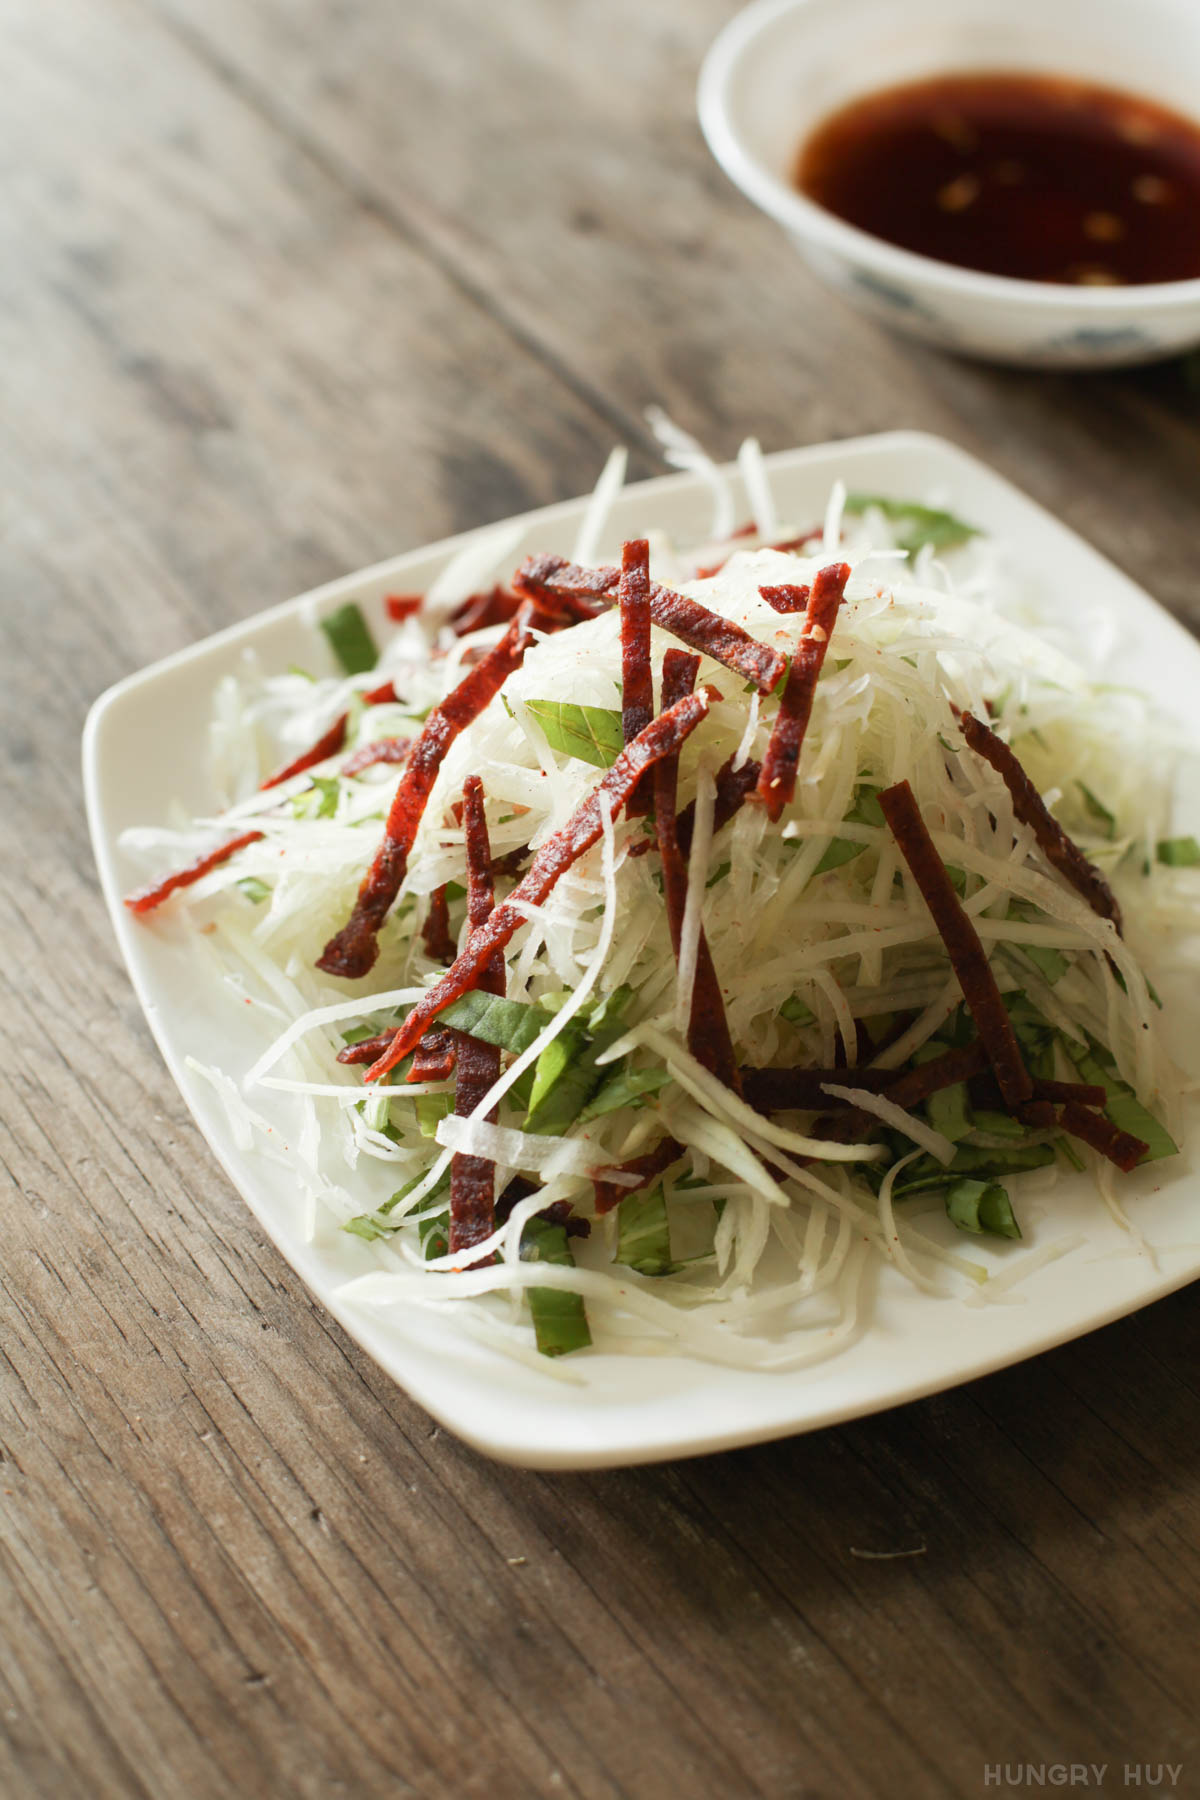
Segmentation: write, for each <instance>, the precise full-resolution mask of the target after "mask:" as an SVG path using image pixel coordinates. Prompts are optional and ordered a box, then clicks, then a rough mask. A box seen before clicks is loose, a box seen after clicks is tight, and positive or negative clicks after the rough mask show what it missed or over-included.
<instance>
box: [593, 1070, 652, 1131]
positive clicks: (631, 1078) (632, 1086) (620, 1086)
mask: <svg viewBox="0 0 1200 1800" xmlns="http://www.w3.org/2000/svg"><path fill="white" fill-rule="evenodd" d="M670 1079H671V1076H670V1073H669V1072H668V1071H667V1070H666V1069H627V1068H625V1067H624V1066H623V1065H618V1068H617V1072H616V1074H615V1075H610V1076H609V1078H608V1080H607V1081H606V1082H605V1083H604V1085H603V1087H601V1088H600V1089H599V1090H598V1091H597V1093H596V1094H595V1095H594V1096H593V1098H592V1099H591V1100H589V1101H588V1104H587V1105H586V1106H585V1107H584V1109H583V1111H582V1112H581V1113H580V1115H579V1122H580V1124H581V1125H582V1124H585V1123H586V1122H587V1120H588V1119H599V1118H602V1117H603V1116H604V1114H605V1113H610V1112H616V1111H617V1109H618V1108H619V1107H622V1106H640V1105H641V1104H642V1103H643V1101H645V1100H646V1099H647V1098H648V1097H649V1096H650V1095H651V1094H657V1093H658V1092H659V1090H660V1089H661V1088H665V1087H666V1086H667V1084H668V1082H669V1081H670Z"/></svg>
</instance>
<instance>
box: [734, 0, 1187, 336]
mask: <svg viewBox="0 0 1200 1800" xmlns="http://www.w3.org/2000/svg"><path fill="white" fill-rule="evenodd" d="M965 69H972V70H988V69H992V70H1004V71H1018V72H1024V71H1033V72H1038V73H1042V74H1048V75H1069V76H1075V77H1079V78H1082V79H1084V80H1088V81H1095V82H1099V83H1101V84H1103V85H1105V86H1110V87H1117V88H1124V89H1126V90H1128V91H1129V92H1131V93H1134V94H1141V95H1145V96H1147V97H1148V98H1151V99H1154V100H1157V101H1158V102H1160V103H1161V104H1163V105H1165V106H1169V107H1172V108H1174V109H1175V110H1176V111H1178V112H1182V113H1184V114H1187V115H1189V116H1193V117H1194V116H1196V115H1197V112H1198V110H1200V0H756V4H754V5H752V6H749V7H747V8H746V9H745V11H743V12H740V13H738V14H737V15H736V16H735V17H734V18H733V19H732V20H731V21H730V23H729V24H728V25H727V26H726V27H725V29H724V31H722V33H721V34H720V36H719V37H718V38H717V40H716V42H715V43H714V44H713V46H712V49H711V50H710V51H709V53H708V56H707V57H706V59H705V62H704V67H703V69H702V71H701V76H700V91H699V108H700V123H701V126H702V127H703V130H704V134H705V137H706V138H707V139H708V143H709V147H710V149H711V150H712V152H713V155H714V156H715V157H716V159H717V161H718V162H719V163H720V164H721V167H722V168H723V169H724V170H725V173H726V174H727V175H728V176H729V177H730V179H731V180H732V181H734V182H736V184H737V186H738V187H740V188H741V189H742V191H743V193H745V194H747V195H748V196H749V197H750V199H751V200H753V201H754V202H755V204H756V205H758V206H760V207H761V208H762V209H763V211H764V212H766V213H769V214H770V216H771V217H772V218H773V219H777V220H778V221H779V223H780V224H781V225H782V226H783V228H784V230H785V231H786V232H787V233H788V235H789V236H790V237H791V239H792V241H793V242H794V243H795V245H796V247H797V249H798V250H799V251H800V253H801V255H802V256H803V257H804V259H805V261H806V262H808V263H809V264H810V265H811V266H812V268H813V269H814V270H815V271H816V272H817V273H818V274H819V275H820V276H821V277H822V278H823V279H824V280H825V281H827V282H828V283H829V284H830V285H831V286H832V287H835V288H837V289H839V290H840V292H842V293H843V294H845V295H846V297H847V298H848V299H849V300H851V301H852V302H853V303H854V304H855V305H856V306H859V307H861V308H862V309H863V310H864V311H866V312H870V313H873V314H874V315H875V316H876V317H877V318H880V319H882V320H883V321H884V322H885V323H887V324H889V325H892V326H895V327H896V328H897V329H898V330H901V331H906V332H909V333H911V334H912V335H913V336H915V337H920V338H924V339H926V340H927V341H928V342H930V343H935V344H939V345H941V346H942V347H943V348H944V349H947V350H957V351H960V352H962V353H964V354H968V355H974V356H982V357H987V358H990V359H993V360H996V361H1002V362H1011V363H1023V364H1027V365H1030V366H1033V367H1042V368H1098V367H1114V366H1117V365H1120V364H1127V363H1141V362H1153V361H1154V360H1156V359H1157V358H1159V357H1164V356H1171V355H1175V354H1178V353H1179V352H1180V351H1182V350H1185V349H1188V348H1189V347H1190V346H1192V345H1194V344H1196V343H1200V279H1197V280H1191V281H1169V282H1156V283H1148V284H1146V285H1144V286H1139V287H1125V288H1075V287H1065V286H1064V287H1058V286H1055V285H1052V284H1050V283H1045V282H1036V281H1015V280H1010V279H1009V278H1007V277H1004V276H998V275H984V274H978V273H976V272H974V271H972V270H969V269H959V268H954V267H953V266H951V265H950V264H948V263H941V262H935V261H934V260H933V259H932V258H930V257H926V256H918V255H915V254H914V253H913V252H911V251H908V250H899V249H897V248H896V247H895V246H894V245H892V244H887V243H884V242H883V241H882V240H881V239H880V238H877V237H872V236H871V235H870V234H869V233H867V232H865V231H860V230H858V229H857V227H855V226H853V225H847V224H845V223H844V222H843V221H842V220H841V219H838V218H835V217H834V216H833V214H832V213H829V212H826V211H825V210H824V208H823V207H820V206H817V205H815V204H814V202H813V201H811V200H808V199H806V198H805V197H804V195H803V194H801V193H799V192H798V191H797V190H796V188H795V187H793V186H792V183H791V179H790V174H791V169H792V167H793V164H794V160H795V156H796V151H797V149H798V147H799V144H800V142H801V140H802V139H803V138H804V137H805V136H806V135H807V134H808V132H809V131H810V130H811V129H812V127H813V126H814V125H816V124H817V122H818V121H819V120H821V119H822V118H824V117H826V116H827V115H828V114H829V113H830V112H833V111H834V110H835V109H837V108H838V107H841V106H843V105H845V104H846V103H847V102H848V101H850V100H853V99H855V98H856V97H857V96H859V95H861V94H866V93H870V92H871V91H873V90H877V89H879V88H882V87H888V86H892V85H894V84H895V83H898V82H903V81H916V80H920V79H921V78H922V77H926V76H930V75H934V74H938V73H947V72H956V71H959V70H965Z"/></svg>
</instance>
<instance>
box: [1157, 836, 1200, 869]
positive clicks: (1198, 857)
mask: <svg viewBox="0 0 1200 1800" xmlns="http://www.w3.org/2000/svg"><path fill="white" fill-rule="evenodd" d="M1158 860H1159V862H1160V863H1165V864H1166V865H1167V867H1168V868H1169V869H1194V868H1195V867H1196V866H1197V864H1200V844H1198V843H1197V842H1196V840H1195V838H1194V837H1174V838H1159V840H1158Z"/></svg>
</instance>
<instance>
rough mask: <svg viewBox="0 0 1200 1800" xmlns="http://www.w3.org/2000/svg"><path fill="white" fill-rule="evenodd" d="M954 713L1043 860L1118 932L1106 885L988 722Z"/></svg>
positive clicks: (1114, 905)
mask: <svg viewBox="0 0 1200 1800" xmlns="http://www.w3.org/2000/svg"><path fill="white" fill-rule="evenodd" d="M954 712H955V717H956V718H957V719H958V724H959V729H960V731H961V732H962V734H963V737H964V738H965V739H966V740H967V743H968V745H969V746H970V748H971V749H972V750H974V751H975V753H976V755H977V756H982V757H983V759H984V761H985V762H987V763H990V764H991V766H992V768H993V769H995V771H996V773H997V775H999V776H1000V778H1001V780H1002V781H1003V783H1004V785H1005V787H1006V788H1007V789H1008V791H1009V794H1010V795H1011V797H1012V805H1013V812H1014V813H1015V814H1016V816H1017V818H1018V819H1019V820H1020V821H1021V823H1022V825H1028V826H1029V828H1030V830H1031V831H1032V832H1033V835H1034V837H1035V838H1036V840H1037V846H1038V849H1039V850H1040V851H1041V852H1042V855H1043V856H1044V857H1045V858H1046V861H1047V862H1048V863H1050V864H1051V865H1052V867H1054V868H1055V869H1057V870H1058V872H1059V874H1060V875H1061V876H1062V877H1063V879H1064V880H1065V881H1069V882H1070V884H1071V886H1072V887H1073V888H1074V889H1075V891H1076V893H1078V894H1082V895H1083V898H1084V899H1085V900H1086V901H1087V903H1088V905H1089V906H1090V907H1091V909H1092V911H1093V912H1094V913H1098V914H1099V916H1100V917H1101V918H1102V919H1111V921H1112V923H1113V924H1114V925H1115V926H1116V928H1117V930H1118V931H1120V929H1121V908H1120V907H1119V906H1118V904H1117V900H1116V896H1115V895H1114V893H1113V891H1112V889H1111V888H1110V887H1109V885H1108V883H1107V881H1105V879H1104V877H1103V875H1102V874H1101V873H1100V871H1099V869H1097V868H1096V866H1095V864H1094V863H1092V862H1090V861H1089V860H1088V858H1087V857H1086V856H1085V855H1084V854H1083V851H1082V850H1081V849H1080V848H1079V846H1078V844H1077V843H1075V841H1074V840H1073V839H1072V838H1070V837H1068V835H1067V833H1066V832H1065V831H1064V830H1063V828H1062V826H1061V825H1060V824H1059V822H1058V820H1057V819H1056V818H1055V817H1054V814H1053V813H1052V812H1051V811H1050V810H1049V808H1048V807H1047V805H1046V803H1045V801H1044V800H1043V799H1042V796H1041V795H1040V794H1039V793H1038V791H1037V789H1036V787H1035V786H1034V785H1033V782H1032V781H1031V780H1030V779H1029V777H1028V775H1027V774H1026V773H1025V771H1024V769H1023V768H1022V767H1021V764H1020V761H1019V760H1018V758H1017V757H1016V756H1015V755H1014V754H1013V752H1012V750H1010V749H1009V747H1008V745H1007V744H1006V743H1005V742H1004V740H1003V738H1000V737H997V736H996V733H995V732H994V731H993V730H992V729H991V727H990V726H988V725H984V724H982V723H981V722H980V721H979V720H978V719H977V718H976V717H975V716H974V714H973V713H969V712H961V711H959V709H958V708H957V707H955V709H954Z"/></svg>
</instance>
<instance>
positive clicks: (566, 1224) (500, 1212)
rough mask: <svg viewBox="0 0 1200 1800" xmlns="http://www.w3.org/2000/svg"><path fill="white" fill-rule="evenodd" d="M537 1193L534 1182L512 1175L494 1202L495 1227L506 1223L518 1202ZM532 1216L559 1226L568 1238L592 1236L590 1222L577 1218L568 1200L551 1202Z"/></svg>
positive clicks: (536, 1185) (521, 1176)
mask: <svg viewBox="0 0 1200 1800" xmlns="http://www.w3.org/2000/svg"><path fill="white" fill-rule="evenodd" d="M537 1191H538V1184H537V1182H536V1181H526V1179H525V1177H524V1176H523V1175H514V1176H513V1178H512V1180H511V1181H510V1182H509V1183H508V1184H507V1186H506V1187H505V1189H504V1192H503V1193H502V1194H501V1195H500V1196H499V1198H498V1199H497V1201H496V1223H497V1225H503V1224H505V1223H506V1222H507V1221H508V1219H509V1218H510V1216H511V1214H512V1209H513V1207H514V1206H515V1205H516V1204H517V1201H518V1200H528V1199H529V1197H530V1195H531V1194H536V1193H537ZM534 1216H535V1218H538V1219H545V1220H546V1221H547V1223H548V1224H550V1225H561V1226H562V1228H563V1230H564V1231H565V1232H566V1234H567V1236H568V1237H578V1238H585V1237H591V1235H592V1224H591V1220H590V1219H580V1218H578V1217H577V1216H576V1214H575V1212H574V1211H573V1209H572V1206H571V1202H570V1201H569V1200H552V1201H551V1202H550V1204H549V1206H543V1208H542V1210H541V1211H540V1212H539V1213H536V1214H535V1215H534Z"/></svg>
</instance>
